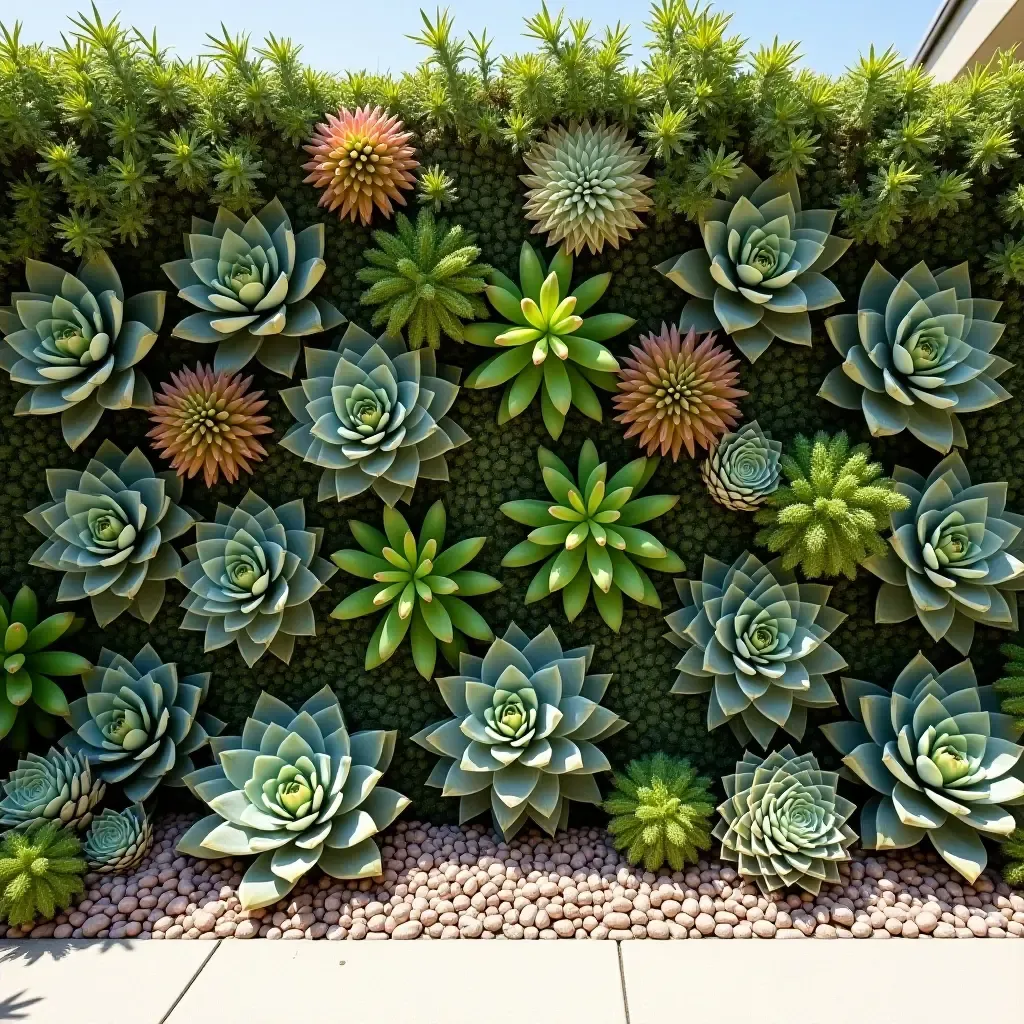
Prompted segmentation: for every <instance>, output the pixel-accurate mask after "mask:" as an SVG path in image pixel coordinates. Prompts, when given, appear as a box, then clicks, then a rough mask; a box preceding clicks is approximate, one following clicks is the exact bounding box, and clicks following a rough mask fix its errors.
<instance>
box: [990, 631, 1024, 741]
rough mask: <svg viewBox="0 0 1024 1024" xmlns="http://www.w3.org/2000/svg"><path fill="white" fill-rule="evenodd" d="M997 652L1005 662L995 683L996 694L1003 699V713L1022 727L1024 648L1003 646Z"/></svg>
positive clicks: (1023, 720) (1023, 717)
mask: <svg viewBox="0 0 1024 1024" xmlns="http://www.w3.org/2000/svg"><path fill="white" fill-rule="evenodd" d="M999 650H1000V651H1002V652H1003V654H1004V655H1005V656H1006V658H1007V662H1006V667H1005V668H1004V669H1003V674H1002V676H1001V677H1000V678H999V679H997V680H996V682H995V688H996V693H998V694H999V695H1000V696H1001V697H1002V698H1003V704H1002V709H1003V713H1004V714H1007V715H1013V717H1014V718H1016V719H1017V723H1018V724H1019V725H1024V647H1018V646H1017V644H1003V645H1002V647H1000V648H999Z"/></svg>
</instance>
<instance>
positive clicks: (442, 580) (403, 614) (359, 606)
mask: <svg viewBox="0 0 1024 1024" xmlns="http://www.w3.org/2000/svg"><path fill="white" fill-rule="evenodd" d="M446 523H447V516H446V514H445V510H444V505H443V504H442V503H441V502H440V501H435V502H434V504H433V505H431V506H430V508H429V509H428V511H427V514H426V515H425V516H424V517H423V524H422V526H421V527H420V532H419V536H418V537H417V536H416V534H414V533H413V531H412V528H411V527H410V526H409V523H408V522H407V521H406V519H405V517H404V516H403V515H402V514H401V513H400V512H398V511H397V510H396V509H393V508H388V507H387V506H385V507H384V533H381V532H380V530H378V529H376V528H374V527H372V526H369V525H368V524H366V523H361V522H359V521H358V520H356V519H350V520H349V523H348V525H349V528H350V529H351V530H352V536H353V537H355V539H356V541H357V543H358V544H359V545H360V547H361V548H362V550H361V551H360V550H356V549H355V548H348V549H345V550H343V551H335V552H334V554H333V555H331V560H332V561H333V562H334V563H335V565H337V566H339V567H340V568H342V569H344V570H345V571H346V572H350V573H352V575H353V576H360V577H362V578H363V579H367V580H373V581H374V582H373V583H371V584H370V585H369V586H367V587H363V588H362V589H360V590H357V591H355V592H354V593H352V594H349V596H348V597H346V598H345V599H344V600H343V601H342V602H341V603H340V604H339V605H338V606H337V607H336V608H335V609H334V611H333V612H331V617H332V618H335V619H355V618H359V617H360V616H362V615H373V614H374V613H376V612H384V611H385V610H386V614H384V615H382V616H381V619H380V622H379V623H378V624H377V628H376V629H375V630H374V631H373V636H372V637H370V643H369V645H368V646H367V648H366V660H365V668H366V669H367V670H369V669H373V668H377V667H378V666H379V665H382V664H384V662H385V661H387V660H388V658H390V657H391V655H392V654H394V653H395V651H396V650H398V647H399V645H400V644H401V642H402V641H403V640H404V639H405V637H406V634H408V636H409V646H410V648H411V649H412V660H413V663H414V664H415V665H416V670H417V671H418V672H419V674H420V675H421V676H423V678H424V679H429V678H430V677H431V676H432V675H433V674H434V663H435V662H436V660H437V647H438V644H440V645H441V651H442V652H443V654H444V656H445V659H446V660H447V661H448V663H449V664H450V665H451V666H452V667H455V666H456V665H458V657H459V655H460V654H461V653H462V652H464V651H465V650H466V647H467V644H466V637H467V636H468V637H472V638H473V639H474V640H483V641H491V640H493V639H494V634H493V633H492V632H491V627H490V626H488V625H487V623H486V621H485V620H484V618H483V616H482V615H481V614H480V613H479V612H478V611H476V609H474V608H472V607H471V606H470V605H469V604H467V602H466V601H465V600H464V598H467V597H478V596H480V595H481V594H489V593H491V592H492V591H494V590H497V589H498V588H499V587H500V586H501V584H500V583H499V582H498V581H497V580H496V579H495V578H494V577H493V576H488V575H487V574H486V573H482V572H473V571H471V570H467V569H466V566H467V565H468V564H469V563H470V562H471V561H473V559H474V558H476V556H477V555H478V554H479V553H480V549H481V548H482V547H483V546H484V544H485V543H486V541H487V538H486V537H467V538H466V539H465V540H460V541H459V542H458V543H456V544H453V545H452V546H451V547H448V548H446V547H445V546H444V534H445V526H446Z"/></svg>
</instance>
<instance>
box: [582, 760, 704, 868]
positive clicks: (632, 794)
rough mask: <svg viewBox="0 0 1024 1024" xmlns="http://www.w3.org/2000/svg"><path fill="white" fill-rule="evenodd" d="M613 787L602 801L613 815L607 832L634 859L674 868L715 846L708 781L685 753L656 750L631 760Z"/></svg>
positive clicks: (691, 860)
mask: <svg viewBox="0 0 1024 1024" xmlns="http://www.w3.org/2000/svg"><path fill="white" fill-rule="evenodd" d="M612 785H613V789H612V791H611V793H609V795H608V797H607V799H606V800H605V802H604V803H603V804H602V805H601V806H602V807H603V809H604V810H605V811H607V812H608V814H610V815H611V816H612V817H611V820H610V821H609V822H608V831H609V832H610V833H611V835H612V841H613V842H614V844H615V848H616V849H617V850H624V851H625V852H626V859H627V860H628V861H629V862H630V864H637V865H643V867H644V868H645V869H646V870H647V871H657V870H658V869H659V868H660V867H661V866H662V865H663V864H668V866H669V867H670V868H671V869H672V870H673V871H682V869H683V866H684V865H686V864H691V863H693V862H695V861H696V860H698V859H699V857H700V853H699V851H700V850H708V849H710V848H711V832H710V821H709V818H710V816H711V813H712V812H713V811H714V809H715V808H714V804H713V803H712V802H711V794H710V793H709V792H708V786H710V785H711V780H710V779H706V778H704V777H703V776H701V775H698V774H697V772H696V771H695V770H694V768H693V766H692V765H691V764H690V762H689V761H687V760H686V759H685V758H682V757H669V756H668V755H667V754H661V753H658V754H653V755H651V756H650V757H641V758H638V759H637V760H635V761H630V762H629V764H628V765H627V766H626V770H625V771H624V772H616V773H615V774H614V775H613V776H612Z"/></svg>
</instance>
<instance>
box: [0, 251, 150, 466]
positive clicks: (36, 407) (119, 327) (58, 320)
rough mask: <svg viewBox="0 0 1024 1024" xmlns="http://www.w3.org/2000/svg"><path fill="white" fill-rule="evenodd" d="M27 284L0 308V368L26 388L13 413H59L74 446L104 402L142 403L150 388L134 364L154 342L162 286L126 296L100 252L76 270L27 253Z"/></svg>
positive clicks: (117, 405)
mask: <svg viewBox="0 0 1024 1024" xmlns="http://www.w3.org/2000/svg"><path fill="white" fill-rule="evenodd" d="M25 278H26V280H27V282H28V287H29V291H27V292H15V293H14V294H13V295H12V296H11V305H10V306H5V307H0V334H3V335H4V342H5V344H4V345H3V346H0V368H2V369H4V370H6V371H7V372H8V373H9V374H10V375H11V380H13V381H15V382H16V383H18V384H28V385H29V387H30V388H31V390H30V391H28V392H27V393H26V394H24V395H22V397H21V398H20V399H19V400H18V404H17V406H16V407H15V410H14V412H15V415H19V416H24V415H33V416H49V415H53V414H55V413H60V414H61V430H62V431H63V434H64V440H65V441H67V443H68V444H69V445H70V446H71V448H77V447H78V446H79V445H80V444H81V443H82V442H83V441H84V440H85V439H86V438H87V437H88V436H89V434H90V433H92V430H93V428H94V427H95V426H96V424H97V423H99V421H100V418H101V417H102V416H103V413H104V410H106V409H149V408H150V407H151V406H152V405H153V389H152V387H151V386H150V383H149V381H148V380H147V379H146V376H145V374H143V373H142V371H141V370H139V369H137V368H136V367H137V364H138V363H139V362H141V361H142V359H143V358H144V357H145V356H146V355H147V353H148V352H149V350H150V349H151V348H152V347H153V345H154V344H155V343H156V339H157V334H158V332H159V331H160V326H161V324H162V323H163V319H164V306H165V303H166V299H167V293H166V292H162V291H151V292H140V293H139V294H138V295H133V296H132V297H131V298H128V299H126V298H125V295H124V288H123V287H122V286H121V278H120V277H119V276H118V273H117V270H116V269H115V268H114V264H113V263H111V262H110V257H109V256H107V255H106V254H105V253H102V252H100V253H96V254H95V255H93V256H90V257H89V258H88V259H86V260H83V261H82V264H81V266H80V267H79V268H78V272H77V274H69V273H68V272H67V271H64V270H61V269H60V267H55V266H53V265H52V264H50V263H41V262H39V261H38V260H27V261H26V263H25Z"/></svg>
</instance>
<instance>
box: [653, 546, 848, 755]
mask: <svg viewBox="0 0 1024 1024" xmlns="http://www.w3.org/2000/svg"><path fill="white" fill-rule="evenodd" d="M676 590H677V591H678V593H679V598H680V600H681V601H682V602H683V607H682V608H680V609H679V610H678V611H674V612H673V613H672V614H671V615H669V616H666V619H665V621H666V622H667V623H668V624H669V627H670V629H671V632H669V633H666V634H665V639H666V640H668V641H669V642H670V643H672V644H674V645H675V646H676V647H678V648H680V649H682V650H683V651H685V654H684V655H683V657H682V658H681V659H680V661H679V662H678V664H677V665H676V668H678V669H679V676H678V677H677V679H676V682H675V684H674V685H673V687H672V692H673V693H685V694H697V693H709V694H710V703H709V704H708V729H717V728H718V726H720V725H724V724H725V723H728V724H729V728H730V729H732V731H733V734H734V735H735V736H736V739H737V740H739V742H740V743H742V744H743V745H746V744H747V743H749V742H750V741H751V739H756V740H757V742H758V743H760V744H761V746H762V747H764V748H767V746H768V744H769V743H770V742H771V740H772V737H773V736H774V735H775V730H776V729H777V728H779V727H781V728H783V729H785V730H786V732H788V733H789V734H790V735H791V736H793V737H795V738H796V739H798V740H799V739H802V738H803V735H804V731H805V729H806V728H807V709H808V708H830V707H832V706H833V705H835V704H836V703H837V701H836V698H835V695H834V694H833V693H832V690H831V688H830V687H829V685H828V681H827V680H826V679H825V676H826V674H827V673H829V672H837V671H838V670H839V669H843V668H846V662H845V661H844V660H843V658H842V657H840V655H839V654H838V653H837V652H836V651H835V649H834V648H833V647H832V646H831V645H830V644H829V643H828V642H827V640H828V637H829V636H830V635H831V634H832V633H833V632H834V630H835V629H836V627H837V626H838V625H839V624H840V623H841V622H842V621H843V620H844V619H845V618H846V616H845V615H844V614H843V613H842V612H839V611H836V610H835V609H834V608H830V607H828V605H827V603H826V602H827V601H828V597H829V594H830V593H831V590H832V588H831V587H826V586H822V585H821V584H817V583H799V582H797V579H796V577H795V576H794V575H793V573H792V572H789V571H788V570H786V569H784V568H783V567H782V565H781V564H780V562H779V559H775V560H774V561H773V562H769V563H768V564H767V565H764V564H762V562H761V560H760V559H759V558H758V557H757V556H756V555H752V554H750V552H748V551H744V552H743V554H742V555H740V557H739V558H737V559H736V561H735V562H734V563H733V564H732V565H726V564H725V563H724V562H720V561H718V559H717V558H712V557H711V556H710V555H705V556H704V569H703V572H702V574H701V579H700V581H697V580H676Z"/></svg>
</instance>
